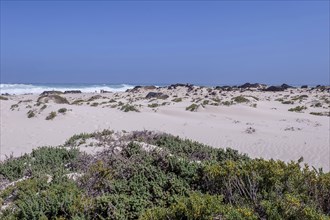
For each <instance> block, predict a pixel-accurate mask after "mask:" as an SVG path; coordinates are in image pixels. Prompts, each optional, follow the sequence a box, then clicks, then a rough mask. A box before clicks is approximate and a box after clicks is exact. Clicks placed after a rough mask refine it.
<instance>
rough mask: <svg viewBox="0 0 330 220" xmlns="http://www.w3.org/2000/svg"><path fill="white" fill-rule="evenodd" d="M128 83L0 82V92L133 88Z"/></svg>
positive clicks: (20, 92)
mask: <svg viewBox="0 0 330 220" xmlns="http://www.w3.org/2000/svg"><path fill="white" fill-rule="evenodd" d="M134 86H135V85H129V84H39V83H38V84H7V83H4V84H0V94H6V93H8V94H11V95H13V94H15V95H19V94H30V93H32V94H40V93H42V92H43V91H46V90H47V91H51V90H57V91H62V92H64V91H66V90H80V91H81V92H95V91H97V92H100V90H106V91H112V92H121V91H126V90H127V89H131V88H133V87H134Z"/></svg>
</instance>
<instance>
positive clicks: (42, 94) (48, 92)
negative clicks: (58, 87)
mask: <svg viewBox="0 0 330 220" xmlns="http://www.w3.org/2000/svg"><path fill="white" fill-rule="evenodd" d="M59 94H63V92H61V91H55V90H52V91H43V92H42V93H41V94H40V95H41V96H44V95H59Z"/></svg>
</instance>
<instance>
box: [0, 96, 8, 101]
mask: <svg viewBox="0 0 330 220" xmlns="http://www.w3.org/2000/svg"><path fill="white" fill-rule="evenodd" d="M0 100H8V98H7V97H5V96H2V95H0Z"/></svg>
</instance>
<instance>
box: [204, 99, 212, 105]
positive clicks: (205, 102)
mask: <svg viewBox="0 0 330 220" xmlns="http://www.w3.org/2000/svg"><path fill="white" fill-rule="evenodd" d="M209 102H210V100H204V101H203V103H202V105H208V104H209Z"/></svg>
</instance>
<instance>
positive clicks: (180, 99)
mask: <svg viewBox="0 0 330 220" xmlns="http://www.w3.org/2000/svg"><path fill="white" fill-rule="evenodd" d="M172 102H182V98H175V99H173V100H172Z"/></svg>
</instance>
